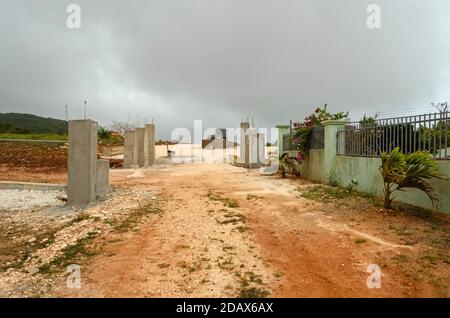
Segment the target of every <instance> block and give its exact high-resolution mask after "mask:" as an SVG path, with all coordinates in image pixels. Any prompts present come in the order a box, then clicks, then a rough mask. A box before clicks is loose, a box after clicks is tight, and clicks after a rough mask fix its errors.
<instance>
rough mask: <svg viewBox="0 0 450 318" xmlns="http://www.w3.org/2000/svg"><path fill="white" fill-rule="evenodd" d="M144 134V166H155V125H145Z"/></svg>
mask: <svg viewBox="0 0 450 318" xmlns="http://www.w3.org/2000/svg"><path fill="white" fill-rule="evenodd" d="M144 129H145V136H144V161H145V162H144V166H145V167H148V166H153V165H154V164H155V125H154V124H146V125H145V128H144Z"/></svg>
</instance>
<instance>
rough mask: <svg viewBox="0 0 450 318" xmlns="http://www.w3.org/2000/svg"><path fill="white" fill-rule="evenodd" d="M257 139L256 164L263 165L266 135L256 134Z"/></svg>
mask: <svg viewBox="0 0 450 318" xmlns="http://www.w3.org/2000/svg"><path fill="white" fill-rule="evenodd" d="M257 138H258V163H263V162H264V161H265V160H266V135H265V134H263V133H258V134H257Z"/></svg>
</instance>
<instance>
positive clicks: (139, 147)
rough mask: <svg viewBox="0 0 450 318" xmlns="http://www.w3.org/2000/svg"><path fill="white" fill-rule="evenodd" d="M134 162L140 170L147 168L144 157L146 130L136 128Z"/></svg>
mask: <svg viewBox="0 0 450 318" xmlns="http://www.w3.org/2000/svg"><path fill="white" fill-rule="evenodd" d="M134 137H135V138H134V158H133V159H134V161H133V164H135V165H138V166H139V168H142V167H144V166H145V156H144V137H145V128H136V130H135V136H134Z"/></svg>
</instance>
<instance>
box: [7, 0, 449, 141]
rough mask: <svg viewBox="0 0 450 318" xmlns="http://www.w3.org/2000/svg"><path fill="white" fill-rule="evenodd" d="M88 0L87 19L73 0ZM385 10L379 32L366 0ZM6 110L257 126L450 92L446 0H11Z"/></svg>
mask: <svg viewBox="0 0 450 318" xmlns="http://www.w3.org/2000/svg"><path fill="white" fill-rule="evenodd" d="M71 3H76V4H79V5H80V7H81V29H68V28H67V26H66V19H67V17H68V15H69V14H68V13H66V8H67V6H68V5H69V4H71ZM371 3H376V4H379V5H380V7H381V10H382V11H381V13H382V15H381V23H382V24H381V29H369V28H368V27H367V25H366V19H367V17H368V16H369V14H368V13H367V12H366V9H367V6H368V5H369V4H371ZM0 6H1V7H0V40H1V42H0V46H1V47H0V97H1V99H0V112H26V113H33V114H37V115H43V116H49V117H55V118H64V116H65V115H64V104H65V103H68V105H69V117H70V118H72V119H75V118H81V117H82V116H83V107H82V101H83V100H87V104H88V115H89V117H91V118H93V119H95V120H97V121H99V122H100V123H101V124H103V125H108V124H110V123H111V122H112V121H113V120H116V121H128V116H129V114H131V118H132V121H133V122H134V121H135V118H136V115H140V116H141V117H142V118H147V119H151V118H154V119H155V122H156V123H157V130H158V133H159V137H160V138H166V137H167V136H170V132H171V131H172V129H173V128H175V127H188V128H189V127H192V126H193V120H194V119H202V120H204V125H205V126H213V127H236V126H237V125H238V124H239V121H240V119H241V117H243V116H253V117H254V118H255V123H256V125H257V126H258V127H273V126H274V125H276V124H283V123H288V122H289V120H290V119H294V120H295V119H302V118H303V117H304V116H305V115H306V114H307V113H310V112H311V111H312V110H313V109H314V107H315V106H316V105H321V104H324V103H328V105H329V107H330V109H331V110H333V111H347V110H349V111H350V112H351V114H352V115H353V117H357V116H359V115H361V116H362V114H364V112H367V113H374V112H377V111H378V112H381V114H382V115H386V116H387V115H391V114H393V113H395V112H396V111H397V113H398V114H404V113H405V111H407V110H408V109H413V108H414V109H416V110H421V109H422V108H424V107H427V106H428V105H429V104H430V103H431V102H442V101H450V1H448V0H420V1H419V0H386V1H384V0H383V1H381V0H378V1H374V0H371V1H365V0H345V1H336V0H220V1H219V0H153V1H152V0H142V1H140V0H133V1H123V0H120V1H118V0H105V1H100V0H86V1H81V0H77V1H76V0H71V1H64V0H54V1H51V0H27V1H25V0H22V1H20V0H0Z"/></svg>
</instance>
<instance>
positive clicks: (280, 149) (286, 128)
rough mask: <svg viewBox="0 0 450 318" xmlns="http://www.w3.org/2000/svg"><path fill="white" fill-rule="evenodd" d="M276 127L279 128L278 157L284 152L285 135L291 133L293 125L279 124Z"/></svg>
mask: <svg viewBox="0 0 450 318" xmlns="http://www.w3.org/2000/svg"><path fill="white" fill-rule="evenodd" d="M275 127H276V128H278V158H280V157H281V155H282V154H283V152H284V149H283V135H285V134H287V133H289V130H290V128H291V127H290V126H289V125H277V126H275Z"/></svg>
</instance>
